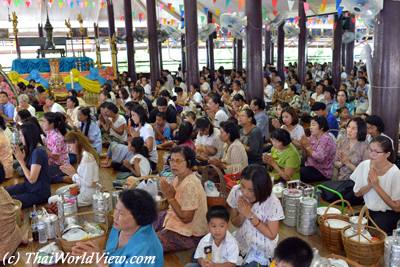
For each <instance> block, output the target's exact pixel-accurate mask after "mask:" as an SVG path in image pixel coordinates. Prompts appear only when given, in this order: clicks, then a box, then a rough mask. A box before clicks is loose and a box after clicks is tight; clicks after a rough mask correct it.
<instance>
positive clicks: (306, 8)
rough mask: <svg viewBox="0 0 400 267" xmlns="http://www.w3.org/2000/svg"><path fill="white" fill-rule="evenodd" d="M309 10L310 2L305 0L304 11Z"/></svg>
mask: <svg viewBox="0 0 400 267" xmlns="http://www.w3.org/2000/svg"><path fill="white" fill-rule="evenodd" d="M308 10H310V4H309V3H307V2H304V12H307V11H308Z"/></svg>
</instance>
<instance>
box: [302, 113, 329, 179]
mask: <svg viewBox="0 0 400 267" xmlns="http://www.w3.org/2000/svg"><path fill="white" fill-rule="evenodd" d="M328 130H329V126H328V121H327V120H326V118H325V117H321V116H319V117H318V116H316V117H313V118H312V120H311V125H310V131H311V136H310V137H308V138H307V137H303V138H302V139H301V140H300V144H301V147H302V149H303V150H304V152H305V153H306V155H307V160H306V162H305V166H304V167H301V169H300V180H301V181H303V182H305V183H313V182H319V181H326V180H329V179H331V178H332V174H333V163H334V160H335V155H336V143H335V141H334V140H333V138H332V137H331V136H330V135H329V133H328Z"/></svg>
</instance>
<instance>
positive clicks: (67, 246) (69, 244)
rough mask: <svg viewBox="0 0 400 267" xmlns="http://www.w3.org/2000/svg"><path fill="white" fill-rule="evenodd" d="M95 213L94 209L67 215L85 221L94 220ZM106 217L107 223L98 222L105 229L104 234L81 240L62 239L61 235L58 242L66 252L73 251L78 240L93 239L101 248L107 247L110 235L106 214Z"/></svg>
mask: <svg viewBox="0 0 400 267" xmlns="http://www.w3.org/2000/svg"><path fill="white" fill-rule="evenodd" d="M93 215H94V212H93V211H87V212H78V213H75V214H71V215H68V216H65V217H66V218H68V217H76V218H77V219H78V221H79V222H81V223H83V221H89V222H94V218H93ZM105 218H106V222H105V223H97V224H99V225H100V227H101V228H102V229H103V231H104V234H102V235H101V236H97V237H93V238H87V239H84V240H79V241H67V240H64V239H62V238H61V237H60V236H58V237H57V244H58V245H59V246H60V247H61V249H62V250H63V251H64V252H71V251H72V248H73V247H74V246H75V245H76V243H77V242H86V241H93V242H95V243H96V244H97V245H98V246H99V248H100V249H103V248H104V247H105V244H106V241H107V236H108V216H107V215H105Z"/></svg>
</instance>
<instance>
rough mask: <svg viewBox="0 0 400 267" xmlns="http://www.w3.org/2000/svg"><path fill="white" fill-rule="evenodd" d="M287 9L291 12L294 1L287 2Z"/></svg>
mask: <svg viewBox="0 0 400 267" xmlns="http://www.w3.org/2000/svg"><path fill="white" fill-rule="evenodd" d="M287 3H288V7H289V11H292V9H293V6H294V1H293V0H288V2H287Z"/></svg>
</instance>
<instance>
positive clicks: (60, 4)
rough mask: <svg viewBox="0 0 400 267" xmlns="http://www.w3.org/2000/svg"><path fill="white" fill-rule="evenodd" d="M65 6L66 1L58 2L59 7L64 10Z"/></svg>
mask: <svg viewBox="0 0 400 267" xmlns="http://www.w3.org/2000/svg"><path fill="white" fill-rule="evenodd" d="M63 6H64V0H58V7H59V8H62V7H63Z"/></svg>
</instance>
